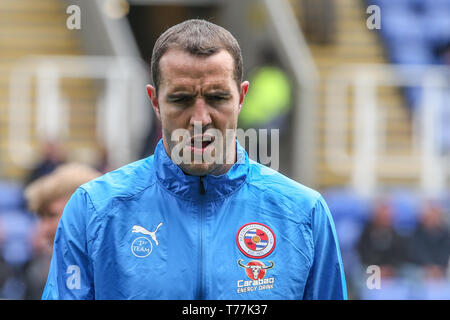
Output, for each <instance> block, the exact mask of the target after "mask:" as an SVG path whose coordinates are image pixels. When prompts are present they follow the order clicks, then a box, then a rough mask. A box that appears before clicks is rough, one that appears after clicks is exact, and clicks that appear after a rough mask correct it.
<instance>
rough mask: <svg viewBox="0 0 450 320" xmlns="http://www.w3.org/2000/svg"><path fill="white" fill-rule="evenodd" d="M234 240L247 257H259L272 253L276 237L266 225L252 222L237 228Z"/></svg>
mask: <svg viewBox="0 0 450 320" xmlns="http://www.w3.org/2000/svg"><path fill="white" fill-rule="evenodd" d="M236 242H237V246H238V248H239V250H241V252H242V253H243V254H245V255H246V256H247V257H249V258H254V259H261V258H264V257H267V256H268V255H269V254H271V253H272V251H273V249H274V248H275V243H276V238H275V235H274V233H273V231H272V229H270V228H269V227H268V226H266V225H263V224H262V223H258V222H252V223H247V224H245V225H243V226H242V227H241V228H240V229H239V231H238V233H237V236H236Z"/></svg>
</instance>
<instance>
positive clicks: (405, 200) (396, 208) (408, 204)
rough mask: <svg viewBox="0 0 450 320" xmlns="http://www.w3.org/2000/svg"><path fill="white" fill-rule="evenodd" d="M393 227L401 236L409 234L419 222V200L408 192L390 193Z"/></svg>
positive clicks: (396, 191)
mask: <svg viewBox="0 0 450 320" xmlns="http://www.w3.org/2000/svg"><path fill="white" fill-rule="evenodd" d="M391 205H392V210H393V223H394V227H395V228H396V229H397V231H398V232H399V233H401V234H404V235H407V234H410V233H411V232H412V231H413V230H414V228H415V227H416V226H417V224H418V222H419V216H420V210H421V205H422V203H421V199H420V197H419V196H418V195H417V194H416V193H415V192H412V191H410V190H394V191H393V192H391Z"/></svg>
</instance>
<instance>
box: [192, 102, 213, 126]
mask: <svg viewBox="0 0 450 320" xmlns="http://www.w3.org/2000/svg"><path fill="white" fill-rule="evenodd" d="M195 123H197V125H198V124H199V123H201V125H202V127H203V128H204V127H206V126H208V125H209V124H210V123H211V114H210V110H209V106H208V104H207V103H206V102H205V99H203V98H202V97H198V98H197V99H196V101H195V104H194V105H193V111H192V115H191V118H190V123H189V124H190V125H191V126H194V124H195Z"/></svg>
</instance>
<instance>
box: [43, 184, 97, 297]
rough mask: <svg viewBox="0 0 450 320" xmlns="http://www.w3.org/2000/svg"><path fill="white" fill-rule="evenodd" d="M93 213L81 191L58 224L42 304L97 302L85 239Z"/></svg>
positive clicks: (75, 195)
mask: <svg viewBox="0 0 450 320" xmlns="http://www.w3.org/2000/svg"><path fill="white" fill-rule="evenodd" d="M91 210H93V207H92V204H91V202H90V199H89V197H88V195H87V193H86V192H85V191H84V190H83V189H81V188H78V190H77V191H76V192H75V193H74V194H73V195H72V197H71V198H70V200H69V202H68V203H67V205H66V207H65V209H64V212H63V215H62V217H61V219H60V221H59V224H58V229H57V231H56V236H55V242H54V245H53V254H52V260H51V263H50V270H49V274H48V278H47V283H46V285H45V288H44V291H43V294H42V300H71V299H74V300H75V299H76V300H81V299H94V287H93V281H92V279H93V275H92V266H91V264H90V259H89V254H88V239H87V235H86V229H87V222H88V217H89V216H90V212H91Z"/></svg>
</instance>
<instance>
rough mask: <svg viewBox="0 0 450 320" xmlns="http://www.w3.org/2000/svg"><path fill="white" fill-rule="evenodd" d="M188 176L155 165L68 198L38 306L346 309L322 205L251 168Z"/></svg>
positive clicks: (272, 174) (245, 162)
mask: <svg viewBox="0 0 450 320" xmlns="http://www.w3.org/2000/svg"><path fill="white" fill-rule="evenodd" d="M236 148H237V149H236V150H237V159H238V161H237V162H236V163H235V164H234V165H233V166H232V168H231V169H230V170H229V171H228V172H227V173H226V174H223V175H221V176H212V175H206V176H204V177H198V176H188V175H185V174H184V173H183V172H182V170H181V169H180V168H179V167H178V166H177V165H176V164H175V163H174V162H173V161H172V160H171V159H170V158H169V156H168V155H167V153H166V151H165V149H164V146H163V144H162V141H160V142H159V143H158V145H157V147H156V150H155V154H154V155H153V156H150V157H148V158H146V159H143V160H139V161H136V162H134V163H131V164H129V165H126V166H124V167H121V168H119V169H117V170H115V171H112V172H110V173H107V174H105V175H103V176H102V177H99V178H97V179H95V180H93V181H91V182H88V183H86V184H84V185H82V186H81V187H79V188H78V189H77V191H76V192H75V193H74V194H73V195H72V197H71V199H70V200H69V202H68V204H67V206H66V208H65V210H64V213H63V215H62V218H61V220H60V222H59V225H58V229H57V233H56V237H55V243H54V249H53V250H54V251H53V256H52V261H51V265H50V270H49V275H48V279H47V284H46V287H45V289H44V292H43V295H42V299H170V300H172V299H186V300H190V299H196V300H200V299H208V300H219V299H228V300H235V299H236V300H237V299H244V300H248V299H283V300H284V299H347V290H346V284H345V276H344V271H343V266H342V260H341V255H340V250H339V245H338V241H337V237H336V232H335V227H334V224H333V220H332V217H331V214H330V211H329V209H328V207H327V205H326V203H325V201H324V199H323V198H322V197H321V195H320V194H319V193H318V192H316V191H314V190H311V189H309V188H307V187H305V186H303V185H301V184H299V183H297V182H295V181H293V180H291V179H289V178H286V177H285V176H283V175H281V174H280V173H278V172H276V171H274V170H271V169H269V168H267V167H265V166H263V165H261V164H258V163H256V162H254V161H252V160H250V159H249V158H248V155H247V153H246V152H245V150H244V149H243V148H242V147H241V146H240V145H239V143H236Z"/></svg>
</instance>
